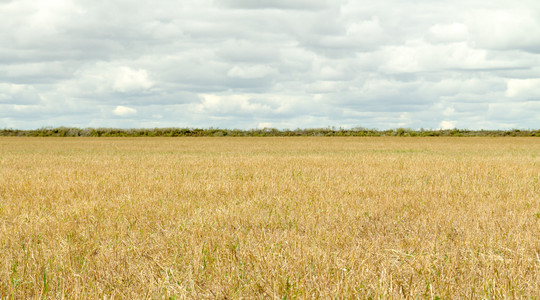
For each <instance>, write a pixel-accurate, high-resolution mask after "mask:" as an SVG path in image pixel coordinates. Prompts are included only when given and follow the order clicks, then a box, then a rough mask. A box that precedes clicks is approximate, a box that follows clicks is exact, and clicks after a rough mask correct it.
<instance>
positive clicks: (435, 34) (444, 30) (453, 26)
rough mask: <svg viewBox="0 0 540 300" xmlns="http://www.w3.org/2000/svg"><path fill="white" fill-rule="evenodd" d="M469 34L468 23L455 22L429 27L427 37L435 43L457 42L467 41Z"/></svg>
mask: <svg viewBox="0 0 540 300" xmlns="http://www.w3.org/2000/svg"><path fill="white" fill-rule="evenodd" d="M468 36H469V30H468V28H467V25H465V24H462V23H457V22H453V23H450V24H436V25H433V26H432V27H431V28H430V29H429V32H428V34H427V39H428V41H433V42H435V43H456V42H464V41H467V38H468Z"/></svg>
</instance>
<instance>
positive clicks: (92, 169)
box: [0, 137, 540, 299]
mask: <svg viewBox="0 0 540 300" xmlns="http://www.w3.org/2000/svg"><path fill="white" fill-rule="evenodd" d="M539 283H540V139H537V138H337V137H333V138H305V137H304V138H110V139H109V138H98V139H95V138H45V139H41V138H0V297H1V298H2V299H4V298H6V297H7V298H11V297H13V298H16V299H23V298H40V297H44V298H69V299H83V298H105V297H113V298H117V299H118V298H137V299H141V298H150V299H164V298H165V299H169V297H170V299H182V298H284V297H286V298H350V297H358V298H368V297H373V298H432V299H434V298H437V297H440V298H443V299H444V298H448V299H450V298H452V299H456V298H519V297H527V298H539V297H540V288H539Z"/></svg>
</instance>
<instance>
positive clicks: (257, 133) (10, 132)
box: [0, 127, 540, 137]
mask: <svg viewBox="0 0 540 300" xmlns="http://www.w3.org/2000/svg"><path fill="white" fill-rule="evenodd" d="M0 136H21V137H188V136H190V137H209V136H231V137H261V136H275V137H278V136H373V137H375V136H410V137H415V136H419V137H427V136H475V137H501V136H517V137H526V136H536V137H540V129H536V130H520V129H512V130H468V129H444V130H443V129H437V130H433V129H419V130H413V129H409V128H397V129H388V130H377V129H367V128H362V127H357V128H352V129H345V128H334V127H329V128H308V129H282V130H280V129H275V128H264V129H248V130H242V129H220V128H206V129H203V128H132V129H120V128H74V127H57V128H49V127H46V128H39V129H31V130H21V129H0Z"/></svg>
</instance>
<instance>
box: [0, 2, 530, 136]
mask: <svg viewBox="0 0 540 300" xmlns="http://www.w3.org/2000/svg"><path fill="white" fill-rule="evenodd" d="M0 5H1V9H0V28H2V29H3V31H2V33H3V34H2V35H0V45H2V47H0V124H8V125H9V126H16V127H19V128H34V127H42V126H49V125H65V126H82V127H85V126H97V127H101V126H115V127H129V126H144V125H145V124H146V125H148V126H153V127H154V126H155V127H160V126H188V127H193V126H202V127H210V126H214V127H228V128H251V127H253V126H257V124H259V123H261V124H263V123H270V124H272V125H273V126H276V127H278V128H279V127H280V126H281V127H285V126H286V127H292V128H295V127H303V126H308V127H321V126H322V127H325V126H332V125H336V126H339V125H343V124H345V125H350V126H363V127H377V128H389V127H396V126H407V127H413V128H420V127H423V128H439V127H442V125H441V120H444V121H445V122H455V124H459V126H460V127H462V128H481V127H483V128H488V127H489V128H501V127H505V126H509V124H510V125H512V126H516V127H523V128H535V127H538V124H540V123H539V120H538V117H536V116H538V115H540V112H538V103H539V101H538V98H540V95H539V94H538V93H539V92H538V89H537V88H536V87H537V86H539V85H540V83H539V82H538V81H537V80H538V79H537V78H540V68H539V67H538V66H540V38H539V37H540V2H538V1H534V0H520V1H507V0H491V1H488V0H478V1H468V0H455V1H449V2H448V1H447V2H441V1H400V0H380V1H376V2H372V3H370V5H365V3H363V2H362V1H348V0H337V1H329V0H309V1H308V0H301V1H285V0H277V1H275V0H272V1H270V0H268V1H266V0H257V1H248V0H223V1H213V0H197V1H196V0H186V1H181V2H178V1H173V0H162V1H157V2H156V1H154V2H148V1H141V0H133V1H126V0H119V1H90V0H77V1H75V0H51V1H46V2H43V1H41V2H40V1H37V2H36V1H31V0H19V1H9V2H5V1H4V2H3V3H2V4H0ZM116 105H121V107H125V108H131V109H133V108H135V107H136V108H137V111H136V114H135V113H134V112H133V111H131V110H126V109H122V108H121V109H114V108H115V107H116ZM507 106H511V107H512V113H511V114H506V115H505V114H503V113H502V112H503V111H504V110H505V109H504V107H507ZM111 111H115V112H116V113H111ZM130 112H131V115H129V113H130ZM118 114H120V115H124V116H131V117H129V118H118V117H114V116H118ZM135 117H136V118H135ZM446 125H448V124H446Z"/></svg>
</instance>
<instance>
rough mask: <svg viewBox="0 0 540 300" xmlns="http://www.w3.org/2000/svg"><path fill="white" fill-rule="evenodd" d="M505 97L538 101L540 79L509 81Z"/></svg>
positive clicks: (539, 96)
mask: <svg viewBox="0 0 540 300" xmlns="http://www.w3.org/2000/svg"><path fill="white" fill-rule="evenodd" d="M507 86H508V87H507V89H506V96H508V97H512V98H525V99H531V98H536V99H537V100H540V78H529V79H509V80H508V82H507Z"/></svg>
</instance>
